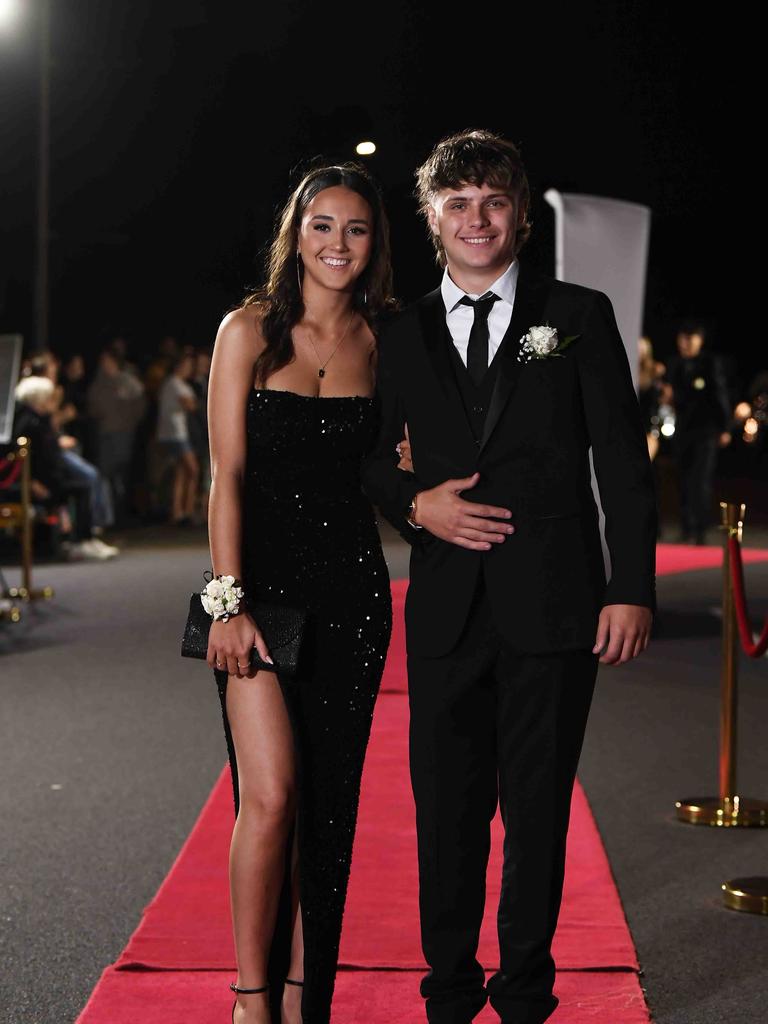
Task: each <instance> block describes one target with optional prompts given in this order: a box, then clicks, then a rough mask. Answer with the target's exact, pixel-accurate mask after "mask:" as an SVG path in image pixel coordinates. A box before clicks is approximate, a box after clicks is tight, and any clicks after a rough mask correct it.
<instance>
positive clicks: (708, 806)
mask: <svg viewBox="0 0 768 1024" xmlns="http://www.w3.org/2000/svg"><path fill="white" fill-rule="evenodd" d="M675 808H676V810H677V816H678V818H679V819H680V821H686V822H688V823H689V824H690V825H715V826H717V827H718V828H765V827H766V826H768V802H766V801H765V800H750V799H748V798H747V797H739V796H735V797H733V798H732V799H731V800H721V799H720V797H717V796H703V797H689V798H688V799H687V800H678V801H677V803H676V804H675Z"/></svg>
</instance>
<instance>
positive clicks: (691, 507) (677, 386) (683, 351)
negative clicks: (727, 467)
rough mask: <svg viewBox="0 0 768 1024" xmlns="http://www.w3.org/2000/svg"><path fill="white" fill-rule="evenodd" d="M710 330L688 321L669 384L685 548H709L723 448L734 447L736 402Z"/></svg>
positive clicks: (680, 336)
mask: <svg viewBox="0 0 768 1024" xmlns="http://www.w3.org/2000/svg"><path fill="white" fill-rule="evenodd" d="M705 340H706V329H705V327H704V325H703V324H701V323H699V322H696V321H689V322H687V323H684V324H682V325H681V326H680V329H679V330H678V333H677V351H678V355H677V356H676V357H675V356H673V357H672V359H670V361H669V369H668V371H667V381H668V383H669V384H670V386H671V388H672V396H673V402H674V406H675V434H674V444H673V451H674V454H675V459H676V461H677V467H678V479H679V482H680V537H679V540H680V542H681V543H689V542H690V541H691V540H693V542H694V543H696V544H705V543H706V531H707V527H708V526H709V525H710V523H711V519H712V488H713V482H714V475H715V468H716V464H717V453H718V449H719V448H723V447H725V446H726V445H728V444H730V441H731V434H730V427H731V419H732V414H731V399H730V395H729V393H728V385H727V381H726V377H725V371H724V367H723V363H722V360H721V358H720V357H719V356H718V355H716V354H715V353H714V352H711V351H710V350H709V349H708V348H705V347H704V346H705Z"/></svg>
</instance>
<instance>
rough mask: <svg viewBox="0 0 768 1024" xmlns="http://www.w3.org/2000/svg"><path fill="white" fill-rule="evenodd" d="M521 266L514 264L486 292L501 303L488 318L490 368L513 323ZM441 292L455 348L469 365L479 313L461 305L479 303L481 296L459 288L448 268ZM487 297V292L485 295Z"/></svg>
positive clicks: (463, 361) (492, 310)
mask: <svg viewBox="0 0 768 1024" xmlns="http://www.w3.org/2000/svg"><path fill="white" fill-rule="evenodd" d="M519 269H520V264H519V263H518V262H517V260H513V261H512V263H510V265H509V266H508V267H507V269H506V270H505V271H504V273H503V274H502V275H501V277H498V278H496V280H495V281H494V282H493V284H492V285H489V287H488V288H486V292H493V293H494V295H498V296H499V301H498V302H494V304H493V306H491V312H490V315H489V317H488V362H489V364H490V362H491V360H492V359H493V357H494V356H495V355H496V352H497V351H498V348H499V345H500V344H501V342H502V339H503V337H504V335H505V334H506V332H507V328H508V327H509V321H510V320H511V319H512V307H513V306H514V304H515V292H516V291H517V274H518V271H519ZM440 291H441V293H442V296H443V302H444V303H445V320H446V323H447V324H448V331H449V332H450V335H451V338H452V339H453V344H454V345H455V346H456V351H457V352H458V353H459V355H460V356H461V361H462V363H464V365H465V366H466V365H467V347H468V346H469V332H470V331H471V330H472V324H473V323H474V322H475V311H474V309H473V308H472V307H471V306H463V305H461V300H462V299H463V298H464V296H465V295H469V298H470V299H479V298H480V296H479V295H473V294H471V293H468V292H464V291H462V290H461V288H459V287H458V285H456V284H454V283H453V281H452V280H451V276H450V274H449V273H448V267H446V268H445V273H444V274H443V280H442V282H441V284H440ZM483 295H485V292H483Z"/></svg>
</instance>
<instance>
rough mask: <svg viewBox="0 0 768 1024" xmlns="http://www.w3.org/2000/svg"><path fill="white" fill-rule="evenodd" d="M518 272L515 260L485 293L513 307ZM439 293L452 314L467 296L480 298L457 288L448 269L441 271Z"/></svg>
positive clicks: (518, 267)
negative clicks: (496, 296)
mask: <svg viewBox="0 0 768 1024" xmlns="http://www.w3.org/2000/svg"><path fill="white" fill-rule="evenodd" d="M519 270H520V264H519V263H518V261H517V260H513V261H512V262H511V263H510V265H509V266H508V267H507V269H506V270H505V271H504V273H503V274H502V275H501V276H500V277H497V278H496V280H495V281H494V282H493V284H491V285H490V286H489V287H488V288H487V289H486V291H489V292H493V293H494V294H495V295H498V296H499V298H500V299H501V300H502V302H508V303H509V305H510V306H513V305H514V302H515V291H516V289H517V275H518V271H519ZM440 292H441V294H442V296H443V302H444V303H445V308H446V310H447V311H448V312H449V313H452V312H453V310H454V309H455V308H456V306H458V304H459V302H460V301H461V300H462V299H463V298H464V296H465V295H467V294H469V297H470V298H471V299H479V298H480V296H479V295H472V294H471V293H468V292H465V291H463V290H462V289H461V288H459V286H458V285H457V284H455V283H454V282H453V280H452V279H451V276H450V274H449V273H448V267H446V268H445V270H444V271H443V280H442V281H441V282H440ZM483 294H485V292H483Z"/></svg>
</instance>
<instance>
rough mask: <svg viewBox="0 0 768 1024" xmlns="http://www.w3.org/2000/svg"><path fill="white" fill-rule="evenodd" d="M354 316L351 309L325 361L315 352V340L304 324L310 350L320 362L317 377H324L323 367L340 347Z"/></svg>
mask: <svg viewBox="0 0 768 1024" xmlns="http://www.w3.org/2000/svg"><path fill="white" fill-rule="evenodd" d="M305 306H306V303H305ZM307 312H309V308H308V307H307ZM354 316H355V311H354V309H353V310H352V313H351V315H350V318H349V320H347V326H346V327H345V328H344V333H343V334H342V336H341V338H340V339H339V341H338V342H337V344H336V347H335V348H334V350H333V352H331V354H330V355H329V356H328V358H327V359H326V360H325V362H323V361H322V360H321V359H320V356H319V355H318V354H317V347H316V346H315V342H314V339H313V337H312V331H311V330H310V328H309V327H308V325H307V324H304V329H305V331H306V332H307V337H308V338H309V344H310V345H311V346H312V351H313V352H314V353H315V358H316V359H317V361H318V363H320V369H319V370H318V371H317V376H318V377H324V376H325V368H326V366H327V365H328V363H330V361H331V360H332V359H333V357H334V356H335V355H336V353H337V352H338V351H339V349H340V348H341V344H342V342H343V341H344V339H345V338H346V336H347V331H348V330H349V328H350V325H351V323H352V321H353V319H354Z"/></svg>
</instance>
